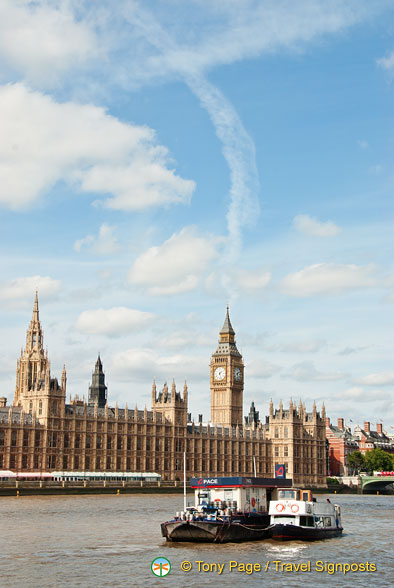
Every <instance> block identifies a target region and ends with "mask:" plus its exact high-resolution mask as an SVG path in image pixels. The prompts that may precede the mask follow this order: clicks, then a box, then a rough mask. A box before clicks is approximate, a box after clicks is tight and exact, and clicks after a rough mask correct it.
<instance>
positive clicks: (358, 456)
mask: <svg viewBox="0 0 394 588" xmlns="http://www.w3.org/2000/svg"><path fill="white" fill-rule="evenodd" d="M347 464H348V466H349V468H350V469H351V470H353V473H354V472H356V471H360V470H361V471H362V470H363V469H364V468H365V458H364V456H363V454H362V453H361V451H352V453H349V455H348V456H347Z"/></svg>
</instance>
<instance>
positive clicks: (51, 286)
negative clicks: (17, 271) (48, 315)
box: [0, 275, 60, 306]
mask: <svg viewBox="0 0 394 588" xmlns="http://www.w3.org/2000/svg"><path fill="white" fill-rule="evenodd" d="M36 289H38V294H39V297H40V299H50V298H54V297H55V296H56V295H57V294H58V292H59V290H60V281H59V280H54V279H53V278H50V277H49V276H40V275H36V276H27V277H22V278H15V279H14V280H9V281H7V282H3V284H1V286H0V300H2V301H3V302H6V303H13V304H15V305H16V306H18V305H20V303H22V304H24V303H27V304H33V301H34V296H35V291H36Z"/></svg>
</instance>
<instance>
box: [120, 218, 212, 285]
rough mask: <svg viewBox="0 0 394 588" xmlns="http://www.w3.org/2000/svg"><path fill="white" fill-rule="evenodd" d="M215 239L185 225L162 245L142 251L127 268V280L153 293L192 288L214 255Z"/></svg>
mask: <svg viewBox="0 0 394 588" xmlns="http://www.w3.org/2000/svg"><path fill="white" fill-rule="evenodd" d="M218 242H219V240H218V239H217V238H213V237H204V236H201V235H199V234H198V233H197V231H196V229H195V228H193V227H185V228H184V229H182V230H181V231H180V233H174V234H173V235H172V236H171V237H170V238H169V239H168V240H167V241H165V242H164V243H163V244H162V245H160V246H156V247H151V248H150V249H148V250H147V251H145V253H142V254H141V255H140V256H139V257H138V258H137V259H136V260H135V262H134V264H133V266H132V267H131V269H130V272H129V280H130V282H131V283H132V284H136V285H139V286H146V287H147V288H148V291H149V293H150V294H153V295H169V294H178V293H181V292H188V291H190V290H193V289H194V288H196V286H197V285H198V282H199V279H200V277H201V275H202V274H203V272H204V271H205V269H206V267H207V265H208V263H209V262H210V261H211V260H212V259H214V258H215V257H216V256H217V251H216V245H217V243H218Z"/></svg>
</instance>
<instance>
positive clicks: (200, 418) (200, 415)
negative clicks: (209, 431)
mask: <svg viewBox="0 0 394 588" xmlns="http://www.w3.org/2000/svg"><path fill="white" fill-rule="evenodd" d="M198 422H199V423H200V425H202V414H199V415H198Z"/></svg>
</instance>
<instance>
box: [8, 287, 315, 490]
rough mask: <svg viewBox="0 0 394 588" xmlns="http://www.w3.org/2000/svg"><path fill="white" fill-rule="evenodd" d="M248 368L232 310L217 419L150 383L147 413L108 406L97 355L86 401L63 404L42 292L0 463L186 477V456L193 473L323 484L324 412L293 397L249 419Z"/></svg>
mask: <svg viewBox="0 0 394 588" xmlns="http://www.w3.org/2000/svg"><path fill="white" fill-rule="evenodd" d="M244 377H245V369H244V363H243V358H242V356H241V354H240V353H239V351H238V349H237V347H236V342H235V332H234V329H233V327H232V325H231V322H230V317H229V312H228V309H227V312H226V317H225V321H224V324H223V327H222V329H221V331H220V333H219V343H218V346H217V349H216V351H215V352H214V353H213V354H212V358H211V364H210V388H211V422H209V423H207V424H205V425H204V424H203V423H202V417H201V419H200V418H199V422H198V423H194V422H191V419H190V418H189V416H190V415H188V412H187V410H188V387H187V384H186V382H185V383H184V386H183V390H182V392H179V391H178V390H177V389H176V384H175V381H173V382H172V384H171V387H170V388H169V387H168V385H167V384H166V383H165V384H164V386H163V387H162V389H161V390H158V389H157V386H156V382H154V383H153V386H152V408H151V410H149V411H148V410H147V409H145V410H138V409H137V408H135V409H132V410H129V409H128V407H127V405H126V406H125V408H119V407H118V406H117V404H116V405H115V406H114V407H110V406H109V405H108V401H107V386H106V384H105V374H104V370H103V364H102V361H101V358H100V356H99V357H98V359H97V361H96V365H95V369H94V372H93V375H92V383H91V386H90V388H89V397H88V402H85V401H84V400H80V399H79V398H78V397H77V396H75V397H74V398H73V399H72V400H71V402H70V403H66V383H67V378H66V369H65V367H64V368H63V372H62V376H61V379H60V383H59V382H58V380H57V379H56V378H54V377H52V376H51V371H50V363H49V359H48V355H47V353H46V352H45V351H44V347H43V334H42V329H41V324H40V319H39V309H38V298H37V295H36V298H35V302H34V308H33V316H32V320H31V322H30V325H29V328H28V330H27V337H26V346H25V349H24V350H22V352H21V356H20V358H19V360H18V362H17V373H16V387H15V395H14V402H13V404H12V405H11V406H7V404H6V398H5V397H1V398H0V468H1V469H11V470H17V471H46V470H49V471H50V470H63V471H78V470H84V471H135V472H153V471H154V472H157V473H159V474H161V476H162V477H163V479H165V480H166V479H167V480H174V479H181V477H182V475H183V454H184V452H186V469H187V475H188V477H189V476H190V477H191V476H208V475H209V476H226V475H240V476H245V475H249V476H250V475H253V473H254V464H255V466H256V473H257V475H258V476H259V475H261V476H266V477H273V476H274V470H275V465H276V464H285V466H286V471H287V476H288V477H290V478H292V479H293V481H294V483H295V484H297V485H301V486H302V485H305V486H324V485H325V483H326V461H325V443H326V439H325V409H324V406H323V407H322V413H321V415H320V413H319V412H318V411H317V409H316V405H314V406H313V410H312V412H307V411H306V409H305V406H304V405H303V404H302V403H301V402H300V404H299V406H298V408H297V407H296V406H295V405H293V403H292V401H290V404H289V408H288V409H285V408H284V407H283V404H282V402H281V403H280V405H279V408H278V409H274V406H273V404H272V401H271V403H270V407H269V415H268V416H267V417H266V420H265V422H264V423H263V422H261V421H260V420H259V414H258V412H257V411H256V410H255V407H254V404H252V407H251V410H250V412H249V415H248V417H247V419H246V420H244V419H243V415H242V413H243V389H244Z"/></svg>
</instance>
